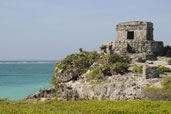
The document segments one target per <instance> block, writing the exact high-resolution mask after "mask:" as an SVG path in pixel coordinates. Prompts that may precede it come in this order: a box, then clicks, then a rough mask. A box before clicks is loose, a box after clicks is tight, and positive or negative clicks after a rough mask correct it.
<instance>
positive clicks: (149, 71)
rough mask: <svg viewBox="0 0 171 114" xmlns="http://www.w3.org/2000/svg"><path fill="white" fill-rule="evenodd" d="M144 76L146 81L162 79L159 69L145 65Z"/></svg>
mask: <svg viewBox="0 0 171 114" xmlns="http://www.w3.org/2000/svg"><path fill="white" fill-rule="evenodd" d="M143 76H144V78H145V79H149V78H159V77H160V72H159V67H158V66H149V65H148V66H147V65H145V66H144V69H143Z"/></svg>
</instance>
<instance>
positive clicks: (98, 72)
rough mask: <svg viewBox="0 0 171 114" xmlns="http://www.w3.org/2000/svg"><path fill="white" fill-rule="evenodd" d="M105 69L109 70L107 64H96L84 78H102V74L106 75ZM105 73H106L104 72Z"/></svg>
mask: <svg viewBox="0 0 171 114" xmlns="http://www.w3.org/2000/svg"><path fill="white" fill-rule="evenodd" d="M107 71H108V72H110V68H109V67H107V66H98V67H96V68H94V69H93V70H92V71H90V72H89V73H87V74H86V76H85V77H86V79H88V80H91V79H93V80H98V79H104V76H106V75H107ZM105 73H106V74H105Z"/></svg>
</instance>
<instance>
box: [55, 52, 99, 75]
mask: <svg viewBox="0 0 171 114" xmlns="http://www.w3.org/2000/svg"><path fill="white" fill-rule="evenodd" d="M99 58H100V54H98V53H97V52H96V51H92V52H84V53H79V54H71V55H68V56H67V57H66V58H65V59H63V60H62V61H61V62H59V63H58V64H56V67H57V68H58V69H65V70H67V71H71V70H73V69H76V70H78V71H79V72H80V74H82V73H85V72H86V71H87V69H88V68H89V67H90V66H91V65H92V64H93V63H94V62H95V61H97V60H98V59H99Z"/></svg>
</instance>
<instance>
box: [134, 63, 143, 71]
mask: <svg viewBox="0 0 171 114" xmlns="http://www.w3.org/2000/svg"><path fill="white" fill-rule="evenodd" d="M142 71H143V66H137V65H134V67H133V72H135V73H142Z"/></svg>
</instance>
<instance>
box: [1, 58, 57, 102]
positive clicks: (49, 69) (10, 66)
mask: <svg viewBox="0 0 171 114" xmlns="http://www.w3.org/2000/svg"><path fill="white" fill-rule="evenodd" d="M55 63H56V61H0V98H8V99H9V100H19V99H23V98H25V97H26V96H28V95H29V94H31V93H34V92H36V91H38V90H40V89H43V88H47V87H49V86H50V78H51V76H52V75H53V71H54V65H55Z"/></svg>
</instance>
